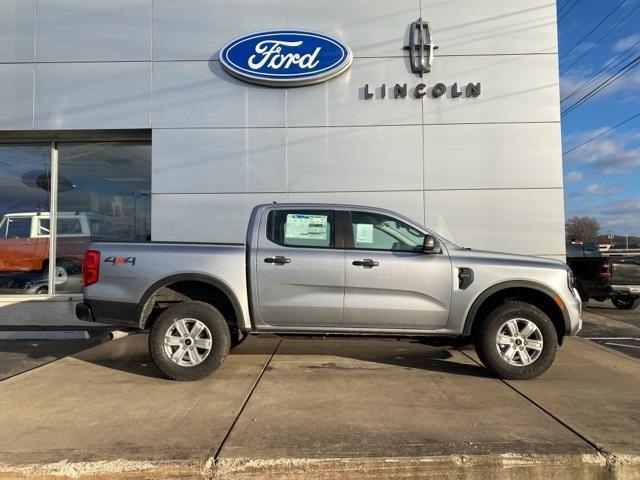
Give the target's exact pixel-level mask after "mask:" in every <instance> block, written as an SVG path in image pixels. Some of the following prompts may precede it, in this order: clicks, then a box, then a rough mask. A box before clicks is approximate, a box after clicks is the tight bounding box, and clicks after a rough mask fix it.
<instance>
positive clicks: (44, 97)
mask: <svg viewBox="0 0 640 480" xmlns="http://www.w3.org/2000/svg"><path fill="white" fill-rule="evenodd" d="M557 52H558V48H557V31H556V6H555V2H554V1H551V2H549V1H542V0H484V1H482V2H478V1H472V0H457V1H449V2H442V1H438V0H395V1H388V0H348V1H344V0H313V1H311V0H181V1H177V0H109V1H104V0H3V1H2V2H0V215H1V216H2V218H3V219H2V224H0V325H17V324H50V325H71V324H73V323H74V322H76V321H75V318H74V315H73V306H74V304H75V302H77V301H78V300H79V299H80V298H81V295H82V293H81V289H82V286H81V282H80V270H79V263H78V262H79V258H81V257H82V254H83V252H84V249H85V248H86V245H87V243H88V241H89V239H90V238H94V239H102V240H121V241H137V242H143V241H149V240H151V241H180V242H244V237H245V231H246V225H247V221H248V217H249V213H250V212H251V209H252V207H254V206H255V205H257V204H261V203H268V202H339V203H351V204H361V205H371V206H380V207H384V208H388V209H390V210H395V211H398V212H400V213H402V214H405V215H407V216H409V217H410V218H412V219H415V220H417V221H419V222H421V223H423V224H424V225H426V226H428V227H429V228H431V229H432V230H433V231H435V232H437V233H439V234H442V235H443V236H445V237H447V238H449V239H451V240H453V241H454V242H456V243H458V244H460V245H464V246H468V247H473V248H478V249H487V250H500V251H506V252H515V253H523V254H533V255H541V256H550V257H554V258H563V257H564V252H565V247H564V207H563V184H562V155H561V139H560V115H559V113H560V111H559V86H558V83H559V81H558V53H557ZM53 218H55V219H57V221H56V222H54V221H52V219H53ZM50 258H51V259H52V258H56V262H55V268H54V266H53V261H51V262H49V259H50ZM50 264H51V265H50Z"/></svg>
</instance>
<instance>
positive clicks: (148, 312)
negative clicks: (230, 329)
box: [135, 273, 244, 329]
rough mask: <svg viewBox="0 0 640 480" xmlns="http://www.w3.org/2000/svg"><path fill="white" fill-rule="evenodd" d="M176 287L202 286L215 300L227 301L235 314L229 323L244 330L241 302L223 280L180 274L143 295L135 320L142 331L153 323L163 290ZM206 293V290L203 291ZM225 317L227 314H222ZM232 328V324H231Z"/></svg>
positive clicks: (159, 281) (164, 280)
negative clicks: (157, 301) (233, 323)
mask: <svg viewBox="0 0 640 480" xmlns="http://www.w3.org/2000/svg"><path fill="white" fill-rule="evenodd" d="M174 285H184V286H188V285H200V286H202V287H204V288H205V289H206V291H208V293H212V294H214V296H213V297H211V298H213V299H219V300H222V301H223V302H224V301H226V302H228V304H229V307H230V313H232V314H233V319H229V318H227V315H225V318H227V321H229V322H230V323H231V321H233V322H235V326H236V328H238V329H242V328H243V325H244V314H243V311H242V307H241V306H240V302H239V301H238V297H237V296H236V295H235V293H234V292H233V290H232V289H231V288H230V287H229V286H228V285H227V284H226V283H225V282H223V281H222V280H220V279H218V278H215V277H212V276H210V275H205V274H201V273H179V274H175V275H170V276H168V277H165V278H163V279H161V280H158V281H157V282H155V283H154V284H153V285H151V286H150V287H149V288H147V290H146V291H145V293H144V294H143V295H142V297H141V299H140V302H138V307H137V309H136V316H135V319H136V321H137V323H138V326H139V327H140V328H141V329H144V328H148V327H149V325H150V323H151V322H152V321H153V316H152V311H153V308H154V306H155V303H156V300H157V299H158V295H159V294H160V293H161V292H162V291H163V289H167V288H169V287H171V286H174ZM203 291H205V290H203ZM217 292H219V294H220V295H221V296H216V293H217ZM186 296H188V295H186ZM195 299H196V300H203V301H205V302H207V303H209V304H211V305H213V306H218V305H216V302H215V301H210V300H205V299H202V298H198V296H196V298H195ZM221 313H223V315H224V314H225V313H227V312H221ZM230 326H231V324H230Z"/></svg>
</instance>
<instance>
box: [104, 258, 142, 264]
mask: <svg viewBox="0 0 640 480" xmlns="http://www.w3.org/2000/svg"><path fill="white" fill-rule="evenodd" d="M104 263H110V264H111V265H118V264H125V263H129V264H131V266H133V265H135V264H136V257H107V258H105V259H104Z"/></svg>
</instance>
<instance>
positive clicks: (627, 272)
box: [611, 257, 640, 285]
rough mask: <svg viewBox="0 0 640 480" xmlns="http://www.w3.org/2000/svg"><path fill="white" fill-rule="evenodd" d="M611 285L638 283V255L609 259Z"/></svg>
mask: <svg viewBox="0 0 640 480" xmlns="http://www.w3.org/2000/svg"><path fill="white" fill-rule="evenodd" d="M611 267H612V271H611V274H612V275H611V284H612V285H640V257H627V258H616V259H611Z"/></svg>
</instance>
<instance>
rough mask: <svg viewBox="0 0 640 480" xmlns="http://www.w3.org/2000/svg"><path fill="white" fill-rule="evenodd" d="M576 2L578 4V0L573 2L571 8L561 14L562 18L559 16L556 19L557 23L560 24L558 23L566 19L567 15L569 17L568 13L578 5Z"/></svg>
mask: <svg viewBox="0 0 640 480" xmlns="http://www.w3.org/2000/svg"><path fill="white" fill-rule="evenodd" d="M578 2H580V0H575V1H574V2H573V5H571V6H570V7H569V9H568V10H566V11H565V12H564V13H563V14H562V16H560V17H559V18H558V23H560V22H561V21H562V20H563V19H564V17H566V16H567V15H569V12H570V11H571V10H573V7H575V6H576V5H577V4H578ZM567 4H568V3H567Z"/></svg>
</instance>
